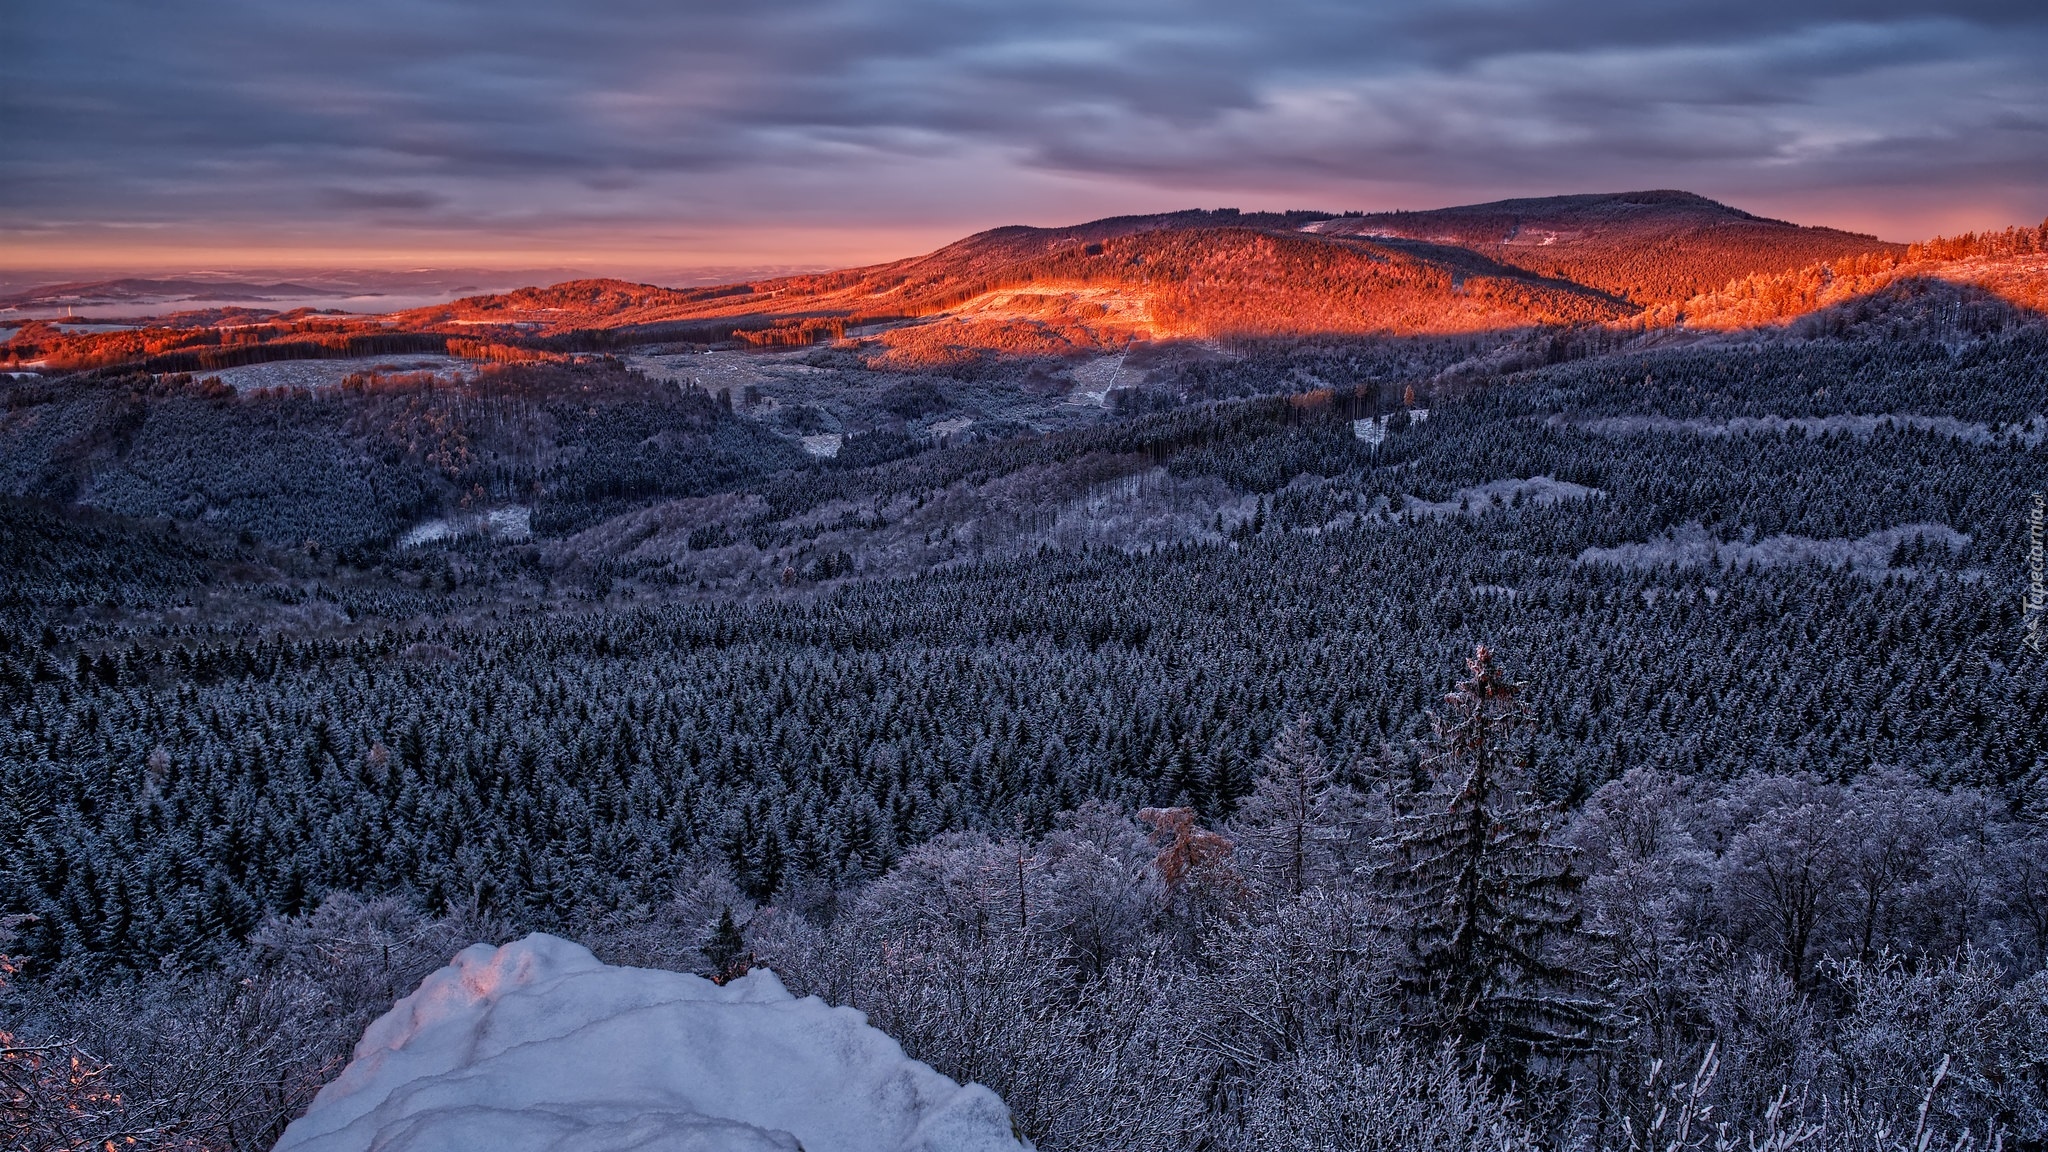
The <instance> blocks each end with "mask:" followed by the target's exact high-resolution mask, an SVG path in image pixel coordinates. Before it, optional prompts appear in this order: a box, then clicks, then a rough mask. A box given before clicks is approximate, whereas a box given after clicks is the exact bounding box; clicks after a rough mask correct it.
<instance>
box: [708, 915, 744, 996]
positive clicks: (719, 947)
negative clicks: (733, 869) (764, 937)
mask: <svg viewBox="0 0 2048 1152" xmlns="http://www.w3.org/2000/svg"><path fill="white" fill-rule="evenodd" d="M699 951H701V952H703V953H704V958H705V959H706V960H709V961H710V962H711V980H712V982H713V983H715V984H723V983H725V982H726V981H728V980H731V979H732V978H734V977H735V976H743V975H745V974H746V971H747V969H748V968H749V967H751V966H752V965H753V962H754V954H753V953H752V952H750V951H748V950H747V939H746V937H745V936H743V935H742V934H741V932H740V926H739V923H738V922H737V921H735V920H734V919H733V918H732V905H730V904H727V905H725V906H724V907H723V908H721V909H720V910H719V913H718V926H717V927H715V928H713V929H712V930H711V938H710V939H709V940H706V941H705V942H704V944H703V945H702V947H701V948H700V949H699Z"/></svg>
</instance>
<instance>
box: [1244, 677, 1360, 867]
mask: <svg viewBox="0 0 2048 1152" xmlns="http://www.w3.org/2000/svg"><path fill="white" fill-rule="evenodd" d="M1258 769H1259V776H1258V783H1257V784H1256V785H1255V786H1254V788H1253V790H1252V794H1251V795H1250V796H1248V797H1246V798H1245V801H1244V803H1243V804H1241V805H1240V806H1239V807H1238V811H1237V816H1236V817H1235V818H1234V819H1233V820H1232V821H1231V823H1230V826H1229V832H1230V835H1231V838H1232V839H1234V840H1235V841H1236V842H1237V845H1238V852H1239V856H1240V858H1241V859H1242V860H1243V861H1244V862H1245V866H1246V869H1247V871H1249V872H1250V873H1251V874H1252V876H1253V877H1254V878H1255V879H1256V880H1257V881H1259V882H1260V883H1261V884H1262V885H1263V886H1264V887H1266V888H1268V889H1270V890H1272V891H1274V892H1276V893H1278V894H1280V895H1283V896H1299V895H1301V894H1302V893H1303V892H1304V891H1306V890H1307V889H1308V888H1310V887H1312V886H1314V885H1315V884H1317V883H1320V882H1322V881H1325V880H1328V879H1330V878H1331V877H1332V876H1334V875H1336V874H1337V872H1338V870H1339V869H1340V867H1341V866H1342V864H1343V856H1344V849H1345V847H1346V845H1347V843H1348V842H1349V840H1350V838H1351V835H1352V832H1353V831H1354V828H1355V825H1356V824H1357V816H1358V813H1357V809H1358V796H1357V795H1356V794H1355V793H1354V792H1352V790H1351V789H1349V788H1347V787H1345V786H1343V785H1342V784H1339V783H1337V781H1336V774H1335V773H1334V772H1332V771H1331V770H1330V763H1329V760H1328V759H1327V758H1326V757H1325V756H1324V755H1323V749H1322V746H1321V744H1320V743H1319V742H1318V741H1317V740H1316V738H1315V736H1314V735H1313V734H1311V733H1310V731H1309V720H1308V717H1306V716H1303V717H1301V718H1299V719H1297V720H1296V721H1295V722H1294V723H1292V724H1290V725H1288V726H1287V727H1286V728H1285V729H1283V730H1282V731H1281V733H1280V735H1279V736H1278V737H1277V738H1275V739H1274V741H1273V743H1272V746H1271V747H1269V748H1267V749H1266V752H1265V754H1264V755H1263V756H1261V757H1259V764H1258Z"/></svg>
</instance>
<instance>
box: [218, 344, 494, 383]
mask: <svg viewBox="0 0 2048 1152" xmlns="http://www.w3.org/2000/svg"><path fill="white" fill-rule="evenodd" d="M475 371H476V362H475V361H472V360H463V359H460V358H458V357H454V356H441V355H437V354H434V353H426V354H420V355H411V356H353V357H348V358H345V359H340V360H272V361H269V362H267V363H263V364H244V365H242V366H241V367H239V368H222V369H220V370H219V371H215V372H195V373H193V375H194V376H195V377H199V378H202V379H203V378H205V377H208V376H218V377H220V380H221V383H223V384H226V385H227V386H228V387H230V388H233V389H234V390H235V391H237V392H253V391H255V390H256V389H258V388H313V389H318V388H334V387H338V386H339V385H340V384H341V382H342V380H344V379H345V378H347V377H349V376H352V375H354V374H355V373H357V372H382V373H384V374H386V375H391V374H394V373H399V372H439V373H441V374H443V375H447V374H451V373H452V374H455V375H461V376H470V375H474V374H475Z"/></svg>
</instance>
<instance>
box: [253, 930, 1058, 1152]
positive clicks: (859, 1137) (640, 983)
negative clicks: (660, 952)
mask: <svg viewBox="0 0 2048 1152" xmlns="http://www.w3.org/2000/svg"><path fill="white" fill-rule="evenodd" d="M479 1148H487V1149H490V1150H491V1152H542V1150H548V1152H610V1150H614V1149H618V1150H631V1152H796V1150H797V1149H799V1148H801V1149H804V1150H805V1152H1026V1150H1028V1149H1029V1148H1030V1145H1029V1144H1028V1143H1025V1142H1023V1141H1021V1140H1020V1139H1018V1138H1017V1137H1016V1136H1015V1135H1014V1134H1013V1130H1012V1127H1011V1122H1010V1113H1009V1109H1008V1108H1006V1107H1004V1106H1003V1102H1002V1101H1001V1100H1000V1099H998V1098H997V1096H996V1094H995V1093H993V1092H991V1091H989V1090H988V1089H987V1088H984V1087H982V1086H981V1085H979V1084H969V1085H967V1086H965V1087H962V1086H961V1085H959V1084H956V1083H954V1082H953V1081H952V1080H949V1079H947V1078H946V1077H944V1076H941V1075H939V1074H938V1073H937V1072H934V1071H933V1070H932V1069H931V1068H930V1067H928V1066H927V1065H924V1064H921V1063H918V1062H917V1061H915V1060H911V1059H910V1058H908V1057H906V1056H905V1055H904V1054H903V1049H902V1048H901V1047H900V1046H899V1045H898V1044H897V1043H896V1041H894V1040H892V1039H890V1038H889V1037H888V1036H886V1035H884V1034H883V1033H881V1032H879V1031H877V1030H875V1029H873V1028H870V1027H868V1024H867V1017H866V1016H865V1015H864V1014H862V1013H860V1012H857V1011H855V1010H854V1009H851V1008H832V1007H828V1006H826V1005H825V1003H824V1002H823V1001H820V1000H818V999H817V998H816V997H805V998H804V999H802V1000H798V999H796V998H795V997H793V996H791V995H790V994H789V993H788V992H787V991H785V990H784V989H783V987H782V984H781V982H780V981H778V980H777V979H776V978H775V975H774V973H772V972H769V971H767V970H766V969H757V970H755V971H753V972H750V973H748V974H747V975H746V976H743V977H740V978H739V979H737V980H734V981H732V982H730V983H728V984H726V985H725V986H724V987H720V986H718V985H716V984H713V983H712V982H711V981H709V980H705V979H702V978H700V977H696V976H685V975H682V974H680V973H675V972H659V971H654V970H652V969H645V968H615V967H612V966H610V965H607V964H602V963H599V962H598V960H597V958H596V957H594V956H592V955H591V954H590V952H589V951H588V950H586V949H584V948H582V947H581V946H579V945H576V944H572V943H570V942H569V941H567V940H561V939H558V938H556V937H553V936H548V935H544V934H540V933H535V934H534V935H531V936H528V937H527V938H525V939H524V940H520V941H517V942H515V943H512V944H507V945H505V946H504V947H502V948H493V947H491V946H490V945H488V944H478V945H475V946H473V947H470V948H467V949H465V950H464V951H463V952H462V953H461V954H460V955H458V956H456V957H455V960H454V962H453V963H452V964H450V965H449V966H448V967H446V968H443V969H441V970H440V971H438V972H436V973H434V974H433V975H431V976H429V977H427V978H426V980H425V981H423V982H422V983H421V984H420V987H419V990H418V991H417V992H414V993H413V994H412V995H411V996H408V997H406V998H405V999H403V1000H400V1001H399V1002H398V1003H397V1004H396V1005H395V1006H393V1008H392V1009H391V1011H390V1012H388V1013H386V1014H385V1015H384V1016H383V1017H382V1018H381V1019H379V1020H377V1021H376V1022H375V1023H373V1024H371V1025H370V1027H369V1029H368V1031H366V1032H364V1033H363V1039H362V1042H361V1043H359V1044H357V1045H356V1049H355V1058H354V1059H353V1060H352V1061H351V1062H350V1063H349V1065H348V1067H347V1068H345V1069H343V1070H342V1073H341V1075H340V1076H339V1077H337V1078H336V1079H335V1081H334V1082H333V1083H331V1084H329V1085H327V1086H326V1087H325V1088H322V1089H321V1090H320V1094H319V1096H318V1097H316V1098H315V1099H314V1101H313V1104H312V1106H311V1107H310V1108H308V1109H307V1110H306V1114H305V1115H304V1116H302V1117H300V1118H299V1119H298V1120H296V1121H294V1122H293V1123H292V1125H291V1127H289V1128H287V1129H285V1133H284V1136H283V1138H282V1139H280V1140H279V1141H278V1142H277V1146H276V1149H275V1152H370V1150H371V1149H376V1150H377V1152H455V1150H457V1149H479Z"/></svg>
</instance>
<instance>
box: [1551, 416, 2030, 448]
mask: <svg viewBox="0 0 2048 1152" xmlns="http://www.w3.org/2000/svg"><path fill="white" fill-rule="evenodd" d="M1549 422H1550V423H1551V424H1553V425H1569V426H1571V427H1574V428H1578V429H1580V430H1582V431H1586V432H1591V433H1592V434H1594V435H1595V436H1627V435H1631V434H1633V433H1636V432H1683V433H1689V434H1691V435H1694V436H1783V435H1785V434H1787V433H1788V432H1791V431H1793V430H1794V429H1797V430H1800V431H1803V432H1805V433H1806V434H1807V435H1809V436H1820V435H1824V434H1827V433H1830V432H1844V433H1847V434H1848V435H1850V436H1854V437H1855V438H1856V439H1858V440H1868V439H1869V438H1870V437H1872V436H1874V435H1876V434H1877V431H1878V429H1880V428H1886V427H1891V428H1904V429H1910V430H1912V431H1916V432H1932V433H1933V434H1935V435H1937V436H1947V437H1949V438H1951V439H1955V440H1961V441H1964V442H1965V443H1969V444H1989V443H1991V442H1992V441H1994V440H2000V439H2003V438H2005V437H2006V436H2008V435H2017V436H2018V437H2019V438H2020V441H2021V442H2022V443H2024V444H2025V445H2026V446H2027V447H2029V448H2032V447H2035V446H2036V445H2039V444H2040V443H2041V441H2042V440H2043V439H2048V417H2043V416H2030V417H2028V418H2027V419H2026V420H2025V421H2024V422H2022V423H2018V424H2006V425H2000V426H1998V427H1993V426H1991V425H1989V424H1977V423H1972V422H1969V421H1964V420H1957V419H1956V418H1954V417H1953V416H1910V415H1886V416H1847V415H1844V416H1792V417H1786V416H1735V417H1731V418H1730V419H1726V420H1674V419H1672V418H1671V417H1669V416H1608V417H1604V418H1602V419H1599V420H1586V421H1583V422H1579V423H1572V422H1570V421H1568V420H1567V419H1566V418H1565V417H1563V416H1553V417H1551V418H1550V421H1549Z"/></svg>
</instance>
